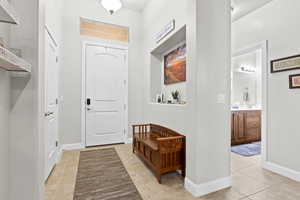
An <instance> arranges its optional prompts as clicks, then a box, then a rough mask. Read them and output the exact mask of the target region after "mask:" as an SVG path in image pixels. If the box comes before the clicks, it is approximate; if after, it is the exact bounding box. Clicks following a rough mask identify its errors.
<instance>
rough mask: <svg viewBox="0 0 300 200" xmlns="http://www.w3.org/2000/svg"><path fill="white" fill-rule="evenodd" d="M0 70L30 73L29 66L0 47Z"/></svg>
mask: <svg viewBox="0 0 300 200" xmlns="http://www.w3.org/2000/svg"><path fill="white" fill-rule="evenodd" d="M0 68H3V69H5V70H7V71H14V72H31V64H29V63H28V62H27V61H25V60H24V59H22V58H20V57H18V56H16V55H15V54H13V53H12V52H10V51H9V50H7V49H5V48H4V47H0Z"/></svg>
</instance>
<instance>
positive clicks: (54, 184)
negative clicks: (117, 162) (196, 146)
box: [45, 145, 300, 200]
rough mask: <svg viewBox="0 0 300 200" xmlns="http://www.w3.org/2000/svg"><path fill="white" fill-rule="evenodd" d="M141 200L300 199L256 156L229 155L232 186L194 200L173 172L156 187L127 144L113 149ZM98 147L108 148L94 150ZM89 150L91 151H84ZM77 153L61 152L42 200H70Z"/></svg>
mask: <svg viewBox="0 0 300 200" xmlns="http://www.w3.org/2000/svg"><path fill="white" fill-rule="evenodd" d="M114 147H115V148H116V150H117V152H118V153H119V156H120V158H121V160H122V161H123V163H124V166H125V167H126V169H127V171H128V173H129V175H130V176H131V178H132V180H133V182H134V183H135V185H136V187H137V189H138V191H139V192H140V194H141V195H142V197H143V199H144V200H192V199H198V200H239V199H241V200H300V183H297V182H295V181H292V180H290V179H287V178H285V177H282V176H280V175H277V174H274V173H271V172H269V171H266V170H263V169H262V168H261V167H260V156H254V157H250V158H246V157H242V156H239V155H237V154H232V155H231V162H232V165H231V171H232V177H233V186H232V188H230V189H226V190H222V191H219V192H216V193H213V194H210V195H207V196H204V197H201V198H195V197H193V196H192V195H191V194H189V193H188V192H187V191H185V189H184V186H183V179H182V178H181V176H180V175H178V174H177V173H170V174H167V175H165V176H163V179H162V181H163V184H161V185H160V184H158V183H157V180H156V178H155V177H154V176H153V174H152V172H151V171H150V170H149V169H148V168H147V167H146V166H145V165H144V164H143V163H142V162H141V161H140V160H139V159H138V158H137V157H136V156H135V155H134V154H132V150H131V145H116V146H114ZM99 148H111V146H108V147H98V148H92V149H99ZM87 150H91V149H87ZM79 153H80V151H65V152H64V153H63V156H62V160H61V162H60V163H59V164H58V165H57V166H56V167H55V169H54V170H53V172H52V174H51V176H50V177H49V179H48V181H47V182H46V189H45V200H73V192H74V187H75V181H76V173H77V166H78V162H79Z"/></svg>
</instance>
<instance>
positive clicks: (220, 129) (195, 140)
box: [143, 0, 230, 195]
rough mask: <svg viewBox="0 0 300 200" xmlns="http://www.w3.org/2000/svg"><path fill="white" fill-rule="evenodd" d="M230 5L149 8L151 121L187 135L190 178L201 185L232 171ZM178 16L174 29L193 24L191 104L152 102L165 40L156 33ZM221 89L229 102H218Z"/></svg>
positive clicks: (171, 3) (178, 0) (176, 1)
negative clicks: (154, 64)
mask: <svg viewBox="0 0 300 200" xmlns="http://www.w3.org/2000/svg"><path fill="white" fill-rule="evenodd" d="M229 10H230V4H229V1H222V2H220V1H218V0H215V1H212V0H207V1H196V0H188V1H182V0H165V1H161V0H152V1H150V2H149V3H148V4H147V7H146V8H145V9H144V12H143V36H144V37H143V53H144V55H143V59H144V64H143V66H144V69H145V71H144V79H145V80H146V82H145V84H144V88H145V100H144V107H145V121H146V122H151V123H157V124H161V125H163V126H167V127H169V128H171V129H174V130H176V131H178V132H180V133H182V134H184V135H186V136H187V178H188V179H189V180H190V181H192V182H193V183H194V184H195V185H197V188H198V186H199V185H200V188H201V185H202V184H206V183H208V182H210V181H215V180H217V179H220V178H226V177H228V176H230V170H229V163H230V162H229V147H230V144H229V143H230V129H229V124H230V123H229V116H230V109H229V108H230V102H229V99H230V95H229V94H230V11H229ZM166 11H167V12H166ZM214 13H215V14H214ZM158 19H159V20H158ZM172 19H175V21H176V28H175V31H174V32H173V33H172V34H174V33H175V32H176V31H178V30H179V29H180V28H181V27H182V26H184V25H185V24H187V38H186V40H187V41H186V42H187V82H186V94H187V97H186V98H187V102H188V104H187V105H185V106H180V105H160V104H151V103H149V99H150V88H151V87H150V86H151V85H150V84H151V81H150V79H151V77H150V74H151V68H150V67H151V62H150V61H151V57H150V52H152V50H153V49H155V48H156V47H157V45H159V44H156V42H155V40H154V36H155V34H156V33H157V32H159V31H160V30H161V29H162V28H163V27H164V25H166V24H168V23H169V22H170V21H171V20H172ZM212 24H213V25H212ZM199 27H200V28H199ZM172 34H171V35H172ZM171 35H169V36H168V37H166V38H165V39H164V40H163V41H162V42H164V41H165V40H167V39H168V38H170V37H171ZM219 94H222V95H223V96H224V102H221V103H217V99H218V95H219ZM212 122H214V123H212ZM215 124H218V126H215ZM212 146H213V147H214V148H211V147H212ZM225 185H226V184H225ZM215 189H216V188H215ZM196 190H197V189H196ZM197 192H198V191H197ZM206 192H208V191H206ZM210 192H211V191H210ZM199 194H200V193H197V194H196V195H199ZM202 194H203V193H202Z"/></svg>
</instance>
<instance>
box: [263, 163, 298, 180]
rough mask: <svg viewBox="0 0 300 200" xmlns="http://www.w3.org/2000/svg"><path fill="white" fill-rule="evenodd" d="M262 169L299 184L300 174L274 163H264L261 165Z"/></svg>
mask: <svg viewBox="0 0 300 200" xmlns="http://www.w3.org/2000/svg"><path fill="white" fill-rule="evenodd" d="M263 168H264V169H267V170H269V171H271V172H274V173H276V174H280V175H282V176H285V177H288V178H290V179H292V180H295V181H297V182H300V172H298V171H295V170H292V169H289V168H287V167H283V166H280V165H278V164H275V163H271V162H266V163H264V164H263Z"/></svg>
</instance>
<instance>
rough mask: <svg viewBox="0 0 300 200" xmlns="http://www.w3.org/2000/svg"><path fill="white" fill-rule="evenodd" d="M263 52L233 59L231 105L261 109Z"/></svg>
mask: <svg viewBox="0 0 300 200" xmlns="http://www.w3.org/2000/svg"><path fill="white" fill-rule="evenodd" d="M260 77H261V50H255V51H253V52H248V53H246V54H242V55H238V56H236V57H233V58H232V76H231V79H232V86H231V87H232V89H231V91H232V92H231V95H232V96H231V105H232V106H233V107H239V108H240V107H247V108H252V107H260V105H261V95H260V94H261V88H262V86H261V84H262V82H261V78H260Z"/></svg>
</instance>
